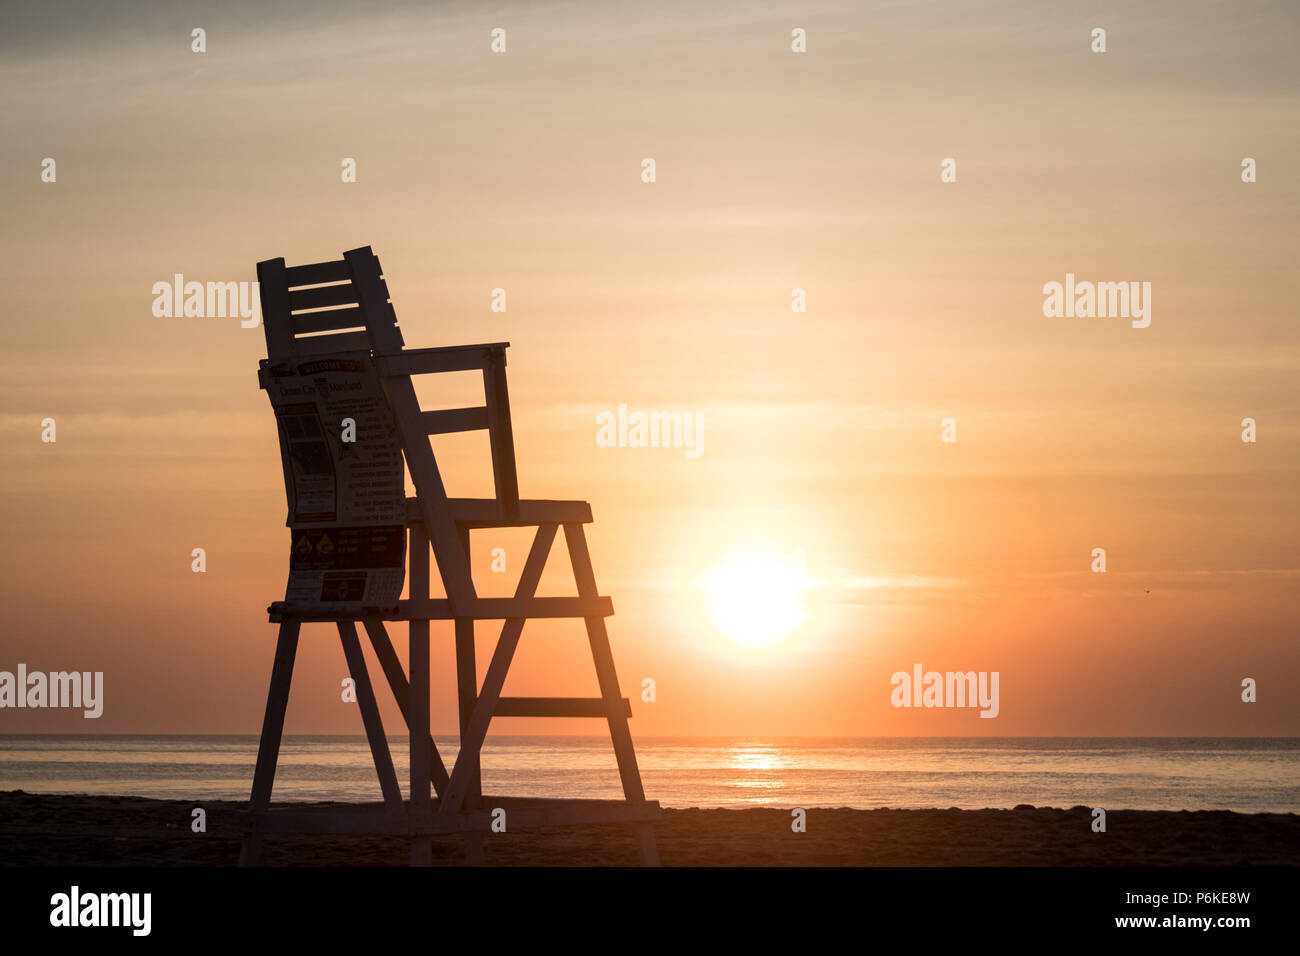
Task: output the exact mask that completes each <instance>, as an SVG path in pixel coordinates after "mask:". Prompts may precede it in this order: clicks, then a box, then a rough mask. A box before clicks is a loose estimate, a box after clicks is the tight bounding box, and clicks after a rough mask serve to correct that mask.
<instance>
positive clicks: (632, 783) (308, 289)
mask: <svg viewBox="0 0 1300 956" xmlns="http://www.w3.org/2000/svg"><path fill="white" fill-rule="evenodd" d="M257 275H258V280H259V283H260V287H261V301H262V321H263V326H264V330H265V333H266V344H267V358H266V359H265V360H263V362H262V369H261V372H260V373H259V381H260V383H261V385H262V387H263V388H265V387H266V384H267V378H266V376H267V374H268V372H269V370H270V369H271V368H273V367H274V366H275V365H276V364H277V363H283V362H295V361H297V360H300V359H304V358H312V357H317V356H322V355H337V354H340V353H353V355H355V354H356V353H366V354H367V355H369V356H370V361H372V362H373V363H374V366H375V368H376V370H377V371H378V373H379V375H380V377H381V381H382V383H383V388H384V393H385V395H386V396H387V399H388V402H389V405H390V407H391V409H392V412H393V416H394V419H395V421H396V423H397V427H398V435H399V439H400V442H401V445H402V451H403V454H404V456H405V459H406V466H407V469H408V470H409V472H410V475H411V479H412V483H413V484H414V485H415V489H416V494H415V496H414V497H412V498H407V499H406V505H407V527H408V532H409V549H408V554H409V559H408V568H409V576H408V580H409V582H410V583H409V597H408V599H406V600H404V601H400V602H399V604H398V606H397V607H396V608H384V609H379V608H376V609H366V610H363V611H361V612H355V613H354V612H344V613H338V612H332V611H328V610H324V609H322V608H319V607H315V606H305V607H301V606H295V605H291V604H286V603H285V602H277V603H275V604H273V605H272V606H271V608H270V614H271V620H272V621H273V622H277V623H279V625H280V630H279V636H278V639H277V644H276V652H275V661H274V664H273V666H272V673H271V686H270V691H269V693H268V696H267V705H266V715H265V718H264V720H263V725H262V737H261V743H260V745H259V748H258V756H257V766H256V769H255V771H254V776H253V788H252V795H251V799H250V805H249V815H248V821H247V828H246V832H245V837H244V841H243V845H242V849H241V854H240V862H241V864H255V863H256V862H258V860H259V858H260V849H261V834H262V833H266V832H352V833H390V834H391V833H397V834H404V835H408V836H410V837H411V838H412V848H411V862H412V864H427V863H429V862H430V861H431V854H432V850H431V843H430V837H431V836H432V835H433V834H439V833H455V832H464V833H465V834H466V848H467V853H468V856H469V859H470V860H471V861H472V862H477V861H478V860H479V859H480V858H481V853H482V842H481V841H482V834H483V832H485V831H488V830H489V829H490V826H491V816H492V810H494V809H495V808H497V807H501V808H504V809H505V810H506V820H507V827H508V829H509V830H514V829H517V828H521V827H530V826H545V825H557V824H575V823H608V822H627V823H630V824H632V825H633V826H634V828H635V830H636V832H637V835H638V838H639V843H640V849H641V858H642V862H643V863H647V864H656V863H657V862H658V854H657V850H656V848H655V843H654V833H653V829H652V823H653V821H655V820H657V819H658V818H659V804H658V803H657V802H656V801H647V800H646V799H645V794H644V791H643V789H642V786H641V776H640V771H639V769H638V767H637V762H636V755H635V752H634V749H633V746H632V737H631V733H630V731H629V729H628V722H627V721H628V718H629V717H630V716H631V706H630V704H629V702H628V701H627V699H625V698H623V697H622V696H621V694H620V692H619V686H618V677H617V674H616V672H615V669H614V660H613V655H612V653H611V651H610V646H609V637H608V633H607V631H606V628H605V618H606V617H608V616H610V615H612V614H613V613H614V611H613V604H612V602H611V601H610V599H609V598H608V597H603V596H601V595H600V594H599V592H598V591H597V589H596V579H595V574H594V571H593V569H592V564H591V556H590V554H589V552H588V550H587V542H586V536H585V532H584V529H583V525H585V524H587V523H590V522H591V520H592V515H591V507H590V505H588V503H587V502H585V501H549V500H524V501H521V500H520V499H519V489H518V479H517V477H516V469H515V455H514V438H513V434H512V431H511V424H510V402H509V396H508V393H507V391H506V376H505V366H506V360H505V350H506V348H507V347H508V346H509V343H507V342H494V343H490V344H484V345H466V346H456V347H450V348H427V349H406V348H405V347H404V343H403V340H402V335H401V331H400V329H399V328H398V326H397V317H396V314H395V313H394V311H393V307H392V305H391V304H390V302H389V300H388V290H387V286H386V285H385V283H384V280H383V274H382V270H381V268H380V264H379V260H378V258H377V257H376V256H375V255H374V253H373V252H372V251H371V249H370V247H368V246H366V247H363V248H360V249H354V250H352V251H351V252H347V253H345V254H344V256H343V258H342V259H339V260H334V261H330V262H319V263H312V264H309V265H302V266H293V267H286V266H285V263H284V260H283V259H270V260H267V261H265V262H260V263H258V266H257ZM324 309H328V310H329V311H320V310H324ZM313 310H315V311H313ZM467 370H481V371H482V374H483V386H484V394H485V402H484V404H483V405H482V406H476V407H471V408H458V409H442V410H437V411H423V410H421V408H420V404H419V400H418V398H417V397H416V393H415V386H414V384H413V382H412V380H411V376H413V375H425V374H435V373H439V372H451V371H467ZM476 429H486V430H487V431H488V433H489V444H490V447H491V455H492V467H493V476H494V481H495V492H496V497H495V498H485V499H470V498H448V497H447V494H446V490H445V488H444V485H443V481H442V476H441V474H440V472H439V470H438V464H437V461H436V458H435V456H434V453H433V448H432V445H431V443H430V436H432V435H439V434H447V433H452V432H461V431H469V430H476ZM534 526H535V527H536V528H537V532H536V535H535V537H534V539H533V543H532V547H531V550H530V552H529V554H528V558H527V560H526V562H525V565H524V569H523V572H522V574H521V577H520V581H519V584H518V587H517V589H516V592H515V596H514V597H513V598H480V597H479V596H478V595H477V592H476V590H475V587H474V581H473V575H472V574H471V570H470V560H469V557H470V546H469V533H470V531H471V530H472V529H474V528H493V527H534ZM560 528H563V529H564V538H565V543H566V545H567V550H568V553H569V559H570V561H571V562H572V566H573V571H574V578H575V582H576V584H577V592H578V593H577V595H576V596H574V597H537V596H536V593H535V592H536V588H537V584H538V581H539V579H540V577H541V573H542V569H543V567H544V566H545V564H546V560H547V557H548V556H549V554H550V551H551V545H552V543H553V541H554V539H555V535H556V531H557V530H558V529H560ZM430 551H432V553H433V555H434V559H435V561H436V563H437V567H438V573H439V576H440V578H441V581H442V584H443V588H444V591H445V592H446V595H447V596H446V598H430V596H429V585H430V573H431V567H430V563H429V554H430ZM528 618H582V619H583V620H584V622H585V624H586V630H587V638H588V642H589V644H590V646H591V652H592V658H593V660H594V662H595V668H596V677H597V680H598V683H599V687H600V692H601V696H600V697H597V698H566V697H502V696H501V690H502V687H503V685H504V683H505V678H506V673H507V671H508V670H509V667H510V663H511V660H512V659H513V656H514V652H515V649H516V647H517V646H518V643H519V638H520V634H521V632H522V630H523V626H524V622H525V621H526V620H527V619H528ZM491 619H500V620H504V622H505V623H504V625H503V626H502V629H501V635H500V638H499V639H498V641H497V645H496V649H495V651H494V652H493V655H492V659H491V661H490V663H489V666H488V669H487V673H486V675H485V676H484V679H483V684H482V686H481V687H480V686H478V680H477V670H476V662H475V648H474V622H475V621H476V620H491ZM432 620H451V621H453V622H454V634H455V650H456V674H457V690H458V698H459V713H460V750H459V752H458V754H457V758H456V762H455V764H454V766H453V767H452V769H451V771H450V772H448V770H447V769H446V766H445V765H444V763H443V761H442V758H441V756H440V755H439V753H438V748H437V745H436V744H435V743H434V741H433V738H432V736H431V734H430V732H429V695H430V683H429V622H430V621H432ZM320 621H328V622H330V623H333V624H335V625H336V627H337V629H338V633H339V638H340V641H341V642H342V645H343V652H344V657H345V659H346V661H347V665H348V670H349V672H350V674H351V676H352V678H353V681H354V683H355V687H356V696H357V704H358V706H359V709H360V711H361V716H362V721H363V723H364V725H365V730H366V736H367V739H368V740H369V744H370V749H371V754H372V756H373V758H374V762H375V769H376V771H377V773H378V775H379V782H380V788H381V790H382V792H383V797H384V809H383V811H382V813H362V812H349V813H339V812H332V813H318V812H315V811H297V812H295V811H287V810H274V811H273V810H271V808H270V801H271V790H272V787H273V784H274V778H275V770H276V764H277V761H278V756H279V749H280V739H281V736H282V734H283V728H284V716H285V711H286V708H287V705H288V698H289V687H290V683H291V679H292V674H293V666H294V660H295V657H296V654H297V646H298V637H299V633H300V629H301V625H302V624H304V623H311V622H320ZM385 621H407V622H409V625H408V626H409V637H410V658H409V666H410V675H409V677H408V675H407V674H406V673H405V672H404V671H403V669H402V666H401V662H400V660H399V659H398V657H397V654H396V652H395V651H394V649H393V645H392V642H391V641H390V639H389V636H388V633H387V630H386V628H385V626H384V622H385ZM358 622H360V623H361V624H362V626H363V627H364V628H365V631H366V634H367V636H368V637H369V639H370V643H371V645H372V647H373V648H374V651H375V655H376V657H377V659H378V660H379V662H380V666H381V668H382V669H383V671H384V675H385V677H386V678H387V681H388V684H389V687H390V688H391V690H392V692H393V696H394V698H395V699H396V701H397V704H398V707H399V709H400V710H401V713H402V716H403V718H404V719H405V721H406V724H407V728H408V730H409V732H410V740H411V752H410V758H411V759H410V768H411V774H410V801H409V805H404V804H403V801H402V794H401V789H400V787H399V785H398V782H397V775H396V772H395V770H394V768H393V762H392V757H391V754H390V752H389V749H388V741H387V737H386V735H385V733H384V728H383V724H382V721H381V719H380V715H379V709H378V705H377V701H376V698H375V694H374V689H373V687H372V686H371V683H370V679H369V675H368V674H367V671H366V665H365V659H364V657H363V655H362V651H361V644H360V641H359V639H358V635H357V629H356V624H357V623H358ZM494 716H498V717H602V718H605V719H606V720H607V721H608V724H609V729H610V735H611V738H612V741H613V745H614V753H615V757H616V759H617V763H618V769H619V775H620V778H621V780H622V785H623V793H624V800H621V801H596V800H520V799H511V798H504V797H490V798H484V797H483V796H482V793H481V783H480V772H479V764H480V752H481V749H482V746H483V742H484V740H485V738H486V736H487V731H488V726H489V724H490V722H491V720H492V718H493V717H494ZM430 785H432V788H433V791H434V792H435V793H436V795H437V796H436V799H434V798H433V797H431V795H430Z"/></svg>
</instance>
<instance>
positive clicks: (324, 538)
mask: <svg viewBox="0 0 1300 956" xmlns="http://www.w3.org/2000/svg"><path fill="white" fill-rule="evenodd" d="M316 550H317V552H319V553H320V554H329V553H330V552H331V551H333V550H334V542H333V541H331V540H330V538H329V535H327V534H323V535H321V536H320V540H319V541H317V542H316Z"/></svg>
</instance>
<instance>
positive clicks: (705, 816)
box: [0, 790, 1300, 866]
mask: <svg viewBox="0 0 1300 956" xmlns="http://www.w3.org/2000/svg"><path fill="white" fill-rule="evenodd" d="M196 806H202V807H203V808H204V810H205V811H206V812H207V832H206V833H201V834H199V833H193V832H191V830H190V818H191V811H192V810H193V809H194V807H196ZM304 806H305V805H304ZM311 806H319V804H312V805H311ZM242 810H243V805H242V804H240V803H236V802H221V801H212V802H208V803H202V804H195V803H188V802H181V801H172V800H148V799H143V798H139V797H105V796H76V795H72V796H65V795H42V794H29V793H24V792H22V791H20V790H15V791H7V792H0V865H4V866H232V865H234V864H235V862H236V861H237V859H238V855H239V833H240V814H241V812H242ZM1090 822H1091V816H1090V813H1089V810H1088V809H1087V808H1084V807H1075V808H1073V809H1069V810H1062V809H1051V808H1034V807H1027V806H1026V807H1019V808H1017V809H1014V810H955V809H953V810H852V809H817V808H811V809H809V811H808V830H807V832H806V833H793V832H791V829H790V813H789V811H787V810H774V809H766V808H761V809H760V808H754V809H744V810H712V809H709V810H700V809H680V810H665V811H664V813H663V819H662V821H661V822H660V823H659V824H658V826H657V837H658V844H659V850H660V853H661V855H662V858H663V862H664V864H665V865H669V866H1250V865H1254V866H1263V865H1269V866H1277V865H1291V866H1294V865H1300V816H1297V815H1296V814H1244V813H1231V812H1227V811H1196V812H1188V811H1181V812H1171V811H1138V810H1115V811H1112V812H1110V813H1109V814H1108V819H1107V832H1106V833H1093V832H1092V830H1091V828H1090ZM407 859H408V844H407V842H406V841H405V840H402V839H398V838H390V837H343V836H331V837H319V836H297V835H287V834H286V835H279V834H277V835H274V836H268V837H266V843H265V851H264V862H265V863H266V864H267V865H270V866H400V865H405V864H406V862H407ZM463 859H464V855H463V850H462V846H461V843H460V842H459V840H457V839H452V838H448V839H438V840H436V841H435V842H434V863H435V865H458V864H460V863H461V862H462V861H463ZM487 861H488V863H489V864H490V865H499V866H621V865H634V864H636V862H637V851H636V844H635V840H634V838H633V836H632V834H631V832H630V830H628V829H627V828H625V827H621V826H598V827H591V828H558V829H551V830H546V831H530V830H522V831H519V832H515V833H504V834H490V835H489V836H488V837H487Z"/></svg>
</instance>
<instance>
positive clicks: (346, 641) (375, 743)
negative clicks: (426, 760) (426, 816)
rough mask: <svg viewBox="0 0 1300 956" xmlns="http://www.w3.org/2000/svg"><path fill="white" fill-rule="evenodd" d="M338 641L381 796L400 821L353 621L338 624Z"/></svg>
mask: <svg viewBox="0 0 1300 956" xmlns="http://www.w3.org/2000/svg"><path fill="white" fill-rule="evenodd" d="M338 628H339V640H340V641H341V642H342V644H343V656H344V657H345V658H347V662H348V672H349V673H350V674H351V675H352V681H353V683H354V684H355V685H356V689H357V706H359V707H360V708H361V722H362V723H363V724H365V727H366V739H367V740H369V741H370V755H371V756H372V757H373V758H374V761H375V772H376V773H378V774H379V787H380V789H381V790H382V791H383V793H384V806H385V807H386V808H387V809H388V813H389V815H390V816H395V817H402V816H404V815H405V808H404V807H403V805H402V789H401V787H399V786H398V784H397V771H396V770H394V769H393V756H392V754H391V753H389V751H388V738H387V737H386V736H385V735H384V724H383V721H382V720H381V719H380V717H379V704H378V702H377V701H376V700H375V690H374V688H373V687H371V686H370V675H369V673H367V671H366V659H365V658H364V657H363V656H362V655H361V641H360V640H359V639H358V638H357V626H356V624H354V623H353V622H352V621H339V622H338Z"/></svg>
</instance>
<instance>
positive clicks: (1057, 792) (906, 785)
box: [0, 735, 1300, 813]
mask: <svg viewBox="0 0 1300 956" xmlns="http://www.w3.org/2000/svg"><path fill="white" fill-rule="evenodd" d="M437 743H438V748H439V750H440V752H441V753H442V755H443V759H444V760H445V761H446V762H447V764H448V766H450V764H451V762H452V760H453V759H454V757H455V753H456V741H455V740H454V739H450V738H438V739H437ZM390 746H391V747H392V751H393V759H394V763H395V764H396V765H397V773H398V779H399V780H401V781H402V783H403V787H405V784H406V781H407V763H406V756H405V749H406V746H407V741H406V738H405V736H400V735H393V736H392V737H390ZM636 749H637V758H638V761H639V763H640V766H641V776H642V780H643V782H644V785H645V791H646V795H647V796H648V797H650V798H651V799H657V800H659V801H660V802H661V803H662V804H663V805H664V806H666V807H751V806H773V807H795V806H800V807H859V808H869V807H907V808H914V807H960V808H963V809H973V808H981V807H1013V806H1015V805H1016V804H1020V803H1030V804H1035V805H1037V806H1053V807H1070V806H1077V805H1079V804H1083V805H1086V806H1104V807H1106V808H1108V809H1143V810H1156V809H1160V810H1184V809H1186V810H1203V809H1213V810H1237V811H1243V812H1264V811H1268V812H1284V813H1293V812H1300V738H1251V739H1236V738H1065V737H1046V738H1028V737H1014V738H969V737H952V738H918V737H909V738H884V737H876V738H711V737H659V738H655V737H643V738H638V739H637V740H636ZM256 754H257V738H256V737H254V736H49V735H43V736H37V735H30V736H27V735H24V736H5V737H0V790H13V789H22V790H27V791H29V792H36V793H101V794H122V795H135V796H144V797H165V798H175V799H183V800H246V799H247V798H248V792H249V787H250V785H251V783H252V778H253V764H254V761H255V759H256ZM483 757H484V759H483V787H484V792H485V793H489V794H492V793H497V794H510V795H512V796H552V797H588V798H593V797H595V798H617V797H620V796H621V795H622V791H621V789H620V786H619V778H618V769H617V766H616V764H615V762H614V755H613V750H612V748H611V747H610V744H609V741H608V739H606V738H599V737H522V736H520V737H510V736H501V737H490V738H489V739H488V743H487V745H486V746H485V748H484V753H483ZM275 799H277V800H348V801H362V800H367V801H368V800H379V799H381V795H380V792H379V783H378V780H377V778H376V776H375V771H374V767H373V765H372V763H371V760H370V751H369V748H368V747H367V744H366V740H365V738H364V737H361V736H357V737H352V736H346V737H345V736H338V737H323V736H287V737H286V738H285V740H284V743H283V745H282V747H281V751H280V764H279V771H278V773H277V774H276V784H275Z"/></svg>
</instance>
